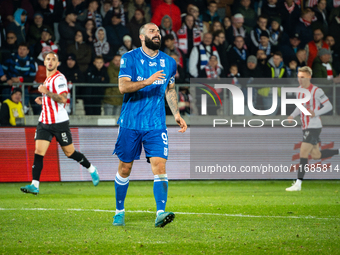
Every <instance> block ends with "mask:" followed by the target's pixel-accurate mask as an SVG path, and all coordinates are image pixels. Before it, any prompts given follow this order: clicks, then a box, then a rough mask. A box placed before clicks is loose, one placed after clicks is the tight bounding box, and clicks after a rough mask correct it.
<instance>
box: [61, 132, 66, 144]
mask: <svg viewBox="0 0 340 255" xmlns="http://www.w3.org/2000/svg"><path fill="white" fill-rule="evenodd" d="M61 139H63V142H65V143H67V142H68V138H67V135H66V133H65V132H64V133H61Z"/></svg>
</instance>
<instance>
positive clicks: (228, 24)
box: [222, 17, 231, 32]
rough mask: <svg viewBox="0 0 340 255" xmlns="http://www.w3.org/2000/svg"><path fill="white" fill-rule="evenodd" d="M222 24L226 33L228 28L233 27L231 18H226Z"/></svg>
mask: <svg viewBox="0 0 340 255" xmlns="http://www.w3.org/2000/svg"><path fill="white" fill-rule="evenodd" d="M222 24H223V28H224V32H226V31H227V30H228V28H229V27H230V26H231V21H230V18H229V17H224V19H223V22H222Z"/></svg>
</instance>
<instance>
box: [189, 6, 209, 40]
mask: <svg viewBox="0 0 340 255" xmlns="http://www.w3.org/2000/svg"><path fill="white" fill-rule="evenodd" d="M187 14H190V15H192V16H193V17H194V20H195V27H196V28H197V29H198V30H199V31H200V32H201V34H202V35H203V33H206V32H208V28H207V26H205V25H204V24H203V22H202V20H201V18H200V11H199V9H198V7H197V6H196V5H193V4H189V5H188V7H187ZM183 19H184V20H185V17H184V18H183Z"/></svg>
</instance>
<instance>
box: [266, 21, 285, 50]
mask: <svg viewBox="0 0 340 255" xmlns="http://www.w3.org/2000/svg"><path fill="white" fill-rule="evenodd" d="M268 30H269V38H270V43H271V44H272V45H273V46H278V45H279V44H283V45H285V44H288V43H289V42H288V40H289V36H288V35H287V34H286V32H285V31H284V30H283V27H282V26H281V18H280V17H273V18H272V21H271V25H270V27H269V28H268Z"/></svg>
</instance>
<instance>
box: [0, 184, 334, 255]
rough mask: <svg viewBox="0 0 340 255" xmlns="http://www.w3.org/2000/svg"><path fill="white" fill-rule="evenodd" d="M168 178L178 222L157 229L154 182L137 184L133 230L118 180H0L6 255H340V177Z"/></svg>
mask: <svg viewBox="0 0 340 255" xmlns="http://www.w3.org/2000/svg"><path fill="white" fill-rule="evenodd" d="M290 184H291V182H290V181H170V182H169V197H168V203H167V209H168V210H169V211H173V212H175V213H176V218H175V221H174V222H173V223H171V224H169V225H167V226H165V228H155V227H154V220H155V202H154V198H153V193H152V192H153V191H152V189H153V183H152V182H151V181H131V182H130V187H129V190H128V195H127V199H126V202H125V207H126V210H127V212H126V218H125V221H126V226H125V227H114V226H112V216H113V215H114V210H115V199H114V184H113V182H101V183H100V184H99V185H98V186H97V187H94V186H93V185H92V183H90V182H64V183H41V185H40V194H39V195H38V196H34V195H31V194H23V193H21V192H20V190H19V188H20V187H21V186H23V185H24V184H23V183H2V184H0V208H1V209H0V254H340V248H339V247H340V245H339V243H340V197H339V189H340V181H305V182H304V183H303V185H302V191H301V192H286V191H285V188H286V187H289V186H290Z"/></svg>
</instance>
